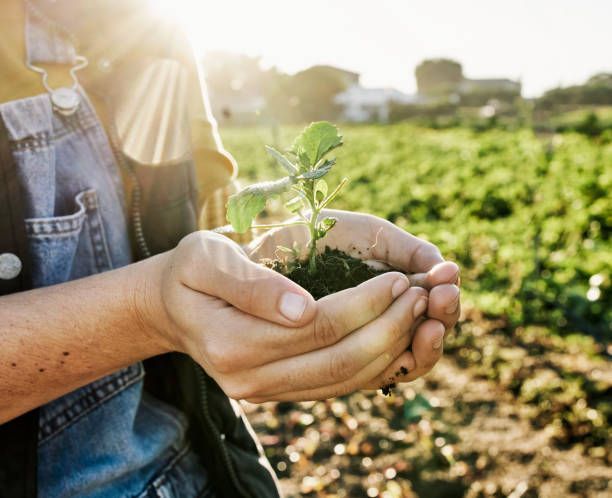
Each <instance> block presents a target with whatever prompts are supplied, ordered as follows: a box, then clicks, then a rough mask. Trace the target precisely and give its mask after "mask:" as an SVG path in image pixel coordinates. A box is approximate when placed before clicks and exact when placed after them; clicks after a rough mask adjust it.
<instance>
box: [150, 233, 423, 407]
mask: <svg viewBox="0 0 612 498" xmlns="http://www.w3.org/2000/svg"><path fill="white" fill-rule="evenodd" d="M157 258H159V260H158V261H159V266H158V268H160V270H159V271H158V272H157V273H158V275H157V277H156V278H155V279H152V282H151V285H150V286H149V289H148V291H147V299H145V301H146V302H147V303H148V304H147V306H146V307H145V309H144V310H143V320H144V321H145V322H146V323H147V324H149V326H150V327H152V328H154V329H155V330H157V331H158V333H159V335H160V336H161V337H163V338H164V341H165V342H166V343H169V344H170V345H171V346H170V348H171V349H175V350H178V351H182V352H184V353H186V354H189V355H190V356H191V357H192V358H193V359H194V360H196V361H197V362H198V363H199V364H200V365H202V367H203V368H204V369H205V370H206V372H207V373H208V374H209V375H210V376H212V377H213V378H214V379H215V380H216V381H217V383H218V384H219V385H220V386H221V388H222V389H223V390H224V391H225V392H226V393H227V394H228V395H229V396H231V397H233V398H238V399H240V398H242V399H248V400H250V401H255V402H263V401H268V400H312V399H322V398H328V397H333V396H337V395H340V394H345V393H348V392H351V391H355V390H357V389H359V388H360V387H361V386H363V385H365V384H366V383H367V382H369V381H371V380H372V379H374V378H376V377H378V376H380V375H382V374H383V373H384V372H385V370H386V369H388V368H389V366H390V365H391V364H392V362H393V361H395V360H396V359H397V358H399V357H400V356H401V354H402V352H403V351H405V350H406V348H407V347H408V345H409V344H410V342H411V340H412V331H413V330H414V328H415V326H416V324H417V323H418V320H419V319H420V317H421V316H422V315H423V314H424V313H425V311H426V309H427V292H426V291H425V290H424V289H422V288H420V287H410V282H409V280H408V278H407V277H406V276H405V275H404V274H402V273H399V272H390V273H386V274H383V275H380V276H378V277H376V278H373V279H371V280H369V281H368V282H365V283H363V284H362V285H360V286H357V287H354V288H351V289H347V290H345V291H342V292H339V293H336V294H333V295H331V296H327V297H325V298H323V299H320V300H319V301H317V302H315V301H314V300H313V298H312V297H311V296H310V295H309V294H308V293H307V292H306V291H305V290H304V289H302V288H301V287H299V286H298V285H297V284H295V283H294V282H291V281H290V280H289V279H287V278H286V277H284V276H282V275H280V274H279V273H276V272H274V271H273V270H270V269H268V268H266V267H264V266H262V265H260V264H257V263H255V262H254V261H252V260H251V259H249V257H248V256H247V255H246V253H245V252H244V251H243V250H242V249H241V248H240V246H238V245H237V244H235V243H234V242H232V241H231V240H229V239H228V238H226V237H224V236H222V235H218V234H215V233H211V232H205V231H202V232H196V233H193V234H190V235H188V236H187V237H185V238H184V239H183V240H182V241H181V242H180V243H179V245H178V246H177V247H176V248H175V249H174V250H172V251H170V252H168V253H165V254H163V255H161V256H158V257H157Z"/></svg>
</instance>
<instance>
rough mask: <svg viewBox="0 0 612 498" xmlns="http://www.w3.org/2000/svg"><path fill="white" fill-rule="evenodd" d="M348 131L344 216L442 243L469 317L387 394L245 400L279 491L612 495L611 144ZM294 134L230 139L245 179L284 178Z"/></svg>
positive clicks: (249, 132) (510, 135)
mask: <svg viewBox="0 0 612 498" xmlns="http://www.w3.org/2000/svg"><path fill="white" fill-rule="evenodd" d="M340 129H341V132H342V133H343V135H344V137H345V146H344V147H343V148H342V149H340V150H339V151H338V154H337V156H338V165H337V166H336V167H335V168H336V170H335V171H334V170H332V173H331V174H332V176H333V178H332V179H331V181H332V182H334V180H337V179H339V178H340V177H342V176H347V177H349V178H350V183H349V185H348V186H347V188H346V189H345V191H344V192H343V194H342V195H341V196H340V197H339V198H338V200H337V201H336V204H335V206H336V207H337V208H340V209H343V208H344V209H351V210H355V211H365V212H369V213H372V214H376V215H378V216H381V217H384V218H387V219H389V220H391V221H393V222H394V223H396V224H398V225H399V226H401V227H402V228H404V229H406V230H408V231H410V232H412V233H414V234H416V235H418V236H420V237H423V238H426V239H428V240H430V241H431V242H433V243H435V244H437V245H438V246H439V247H440V248H441V250H442V253H443V254H444V255H445V257H447V258H448V259H452V260H454V261H456V262H457V263H459V265H460V266H461V268H462V289H463V301H462V302H463V307H464V313H463V315H464V316H463V319H462V322H461V324H460V326H459V327H458V328H457V331H456V333H455V334H454V335H453V336H452V337H450V338H449V340H448V342H447V343H446V346H445V348H446V349H445V351H446V354H445V358H444V360H443V361H442V362H441V363H440V364H439V365H438V366H437V367H436V368H435V370H434V371H433V372H432V373H431V374H430V375H428V376H427V377H426V378H425V379H421V380H419V381H417V382H416V383H413V384H410V385H406V386H404V387H402V388H400V389H398V390H396V392H395V394H394V395H392V396H391V397H388V398H385V397H383V396H381V395H380V394H375V393H356V394H353V395H351V396H347V397H343V398H339V399H335V400H330V401H326V402H316V403H299V404H290V403H281V404H273V403H270V404H267V405H264V406H263V407H254V406H248V407H247V408H248V411H249V413H250V414H249V416H250V418H251V420H252V422H253V424H254V427H255V429H256V431H257V432H258V433H259V434H260V435H261V437H262V443H263V444H264V447H265V449H266V453H267V454H268V456H269V458H270V460H271V462H272V464H273V466H274V467H275V469H276V471H277V473H278V475H279V477H280V478H281V481H282V484H283V487H284V489H285V491H286V493H287V496H290V497H293V496H313V497H314V496H317V497H362V496H363V497H368V496H369V497H376V496H380V497H383V498H396V497H411V496H418V497H434V498H435V497H449V498H452V497H462V496H466V497H479V496H512V497H514V498H517V497H520V496H525V497H536V496H542V497H562V496H572V497H574V496H575V497H600V496H601V497H603V496H610V495H612V471H611V470H610V469H611V468H612V467H611V464H612V459H611V457H610V454H611V451H610V450H611V449H612V448H611V447H610V440H611V436H612V434H611V432H610V428H609V421H610V416H611V415H612V402H611V399H612V367H611V365H610V362H609V356H610V353H612V349H611V347H610V339H611V335H612V330H611V324H612V292H611V289H610V286H611V281H610V279H611V275H610V268H611V267H612V245H611V244H610V227H611V224H612V203H611V201H610V194H609V192H610V189H611V188H612V143H611V142H609V139H608V140H606V138H600V139H599V140H595V139H589V138H587V137H584V136H582V135H578V134H559V135H549V136H545V137H540V136H536V135H534V134H533V133H532V132H531V131H530V130H518V131H503V130H490V131H486V132H482V133H477V132H474V131H471V130H468V129H464V128H453V129H447V130H430V129H425V128H418V127H415V126H411V125H406V124H397V125H388V126H341V127H340ZM297 131H298V128H291V127H287V128H281V129H280V130H277V131H276V133H273V131H272V130H271V129H270V128H264V127H259V128H246V127H245V128H238V127H236V128H225V129H222V135H223V140H224V144H225V146H226V148H227V149H228V150H229V151H230V152H231V153H232V154H233V155H234V157H235V158H236V159H237V161H238V164H239V165H240V173H241V179H242V181H243V183H245V184H246V183H250V182H252V181H255V180H261V179H267V178H273V177H275V176H276V170H275V168H276V166H275V165H274V164H273V162H272V160H270V159H269V158H268V157H267V155H266V154H265V151H264V148H263V145H264V144H272V145H276V146H277V147H279V148H282V147H287V146H289V145H290V140H291V137H293V136H295V134H296V132H297ZM280 209H281V208H280V204H279V207H278V209H272V212H271V213H269V215H271V216H273V217H275V216H281V214H280Z"/></svg>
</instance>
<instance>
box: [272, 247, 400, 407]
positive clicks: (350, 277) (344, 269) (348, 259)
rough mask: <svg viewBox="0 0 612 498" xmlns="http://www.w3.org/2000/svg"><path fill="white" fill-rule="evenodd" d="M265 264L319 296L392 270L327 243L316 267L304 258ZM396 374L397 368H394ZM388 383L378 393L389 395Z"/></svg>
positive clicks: (392, 385) (313, 294) (390, 384)
mask: <svg viewBox="0 0 612 498" xmlns="http://www.w3.org/2000/svg"><path fill="white" fill-rule="evenodd" d="M267 265H268V266H269V267H270V268H272V269H273V270H275V271H277V272H279V273H282V274H283V275H285V276H286V277H287V278H289V279H291V280H293V281H294V282H295V283H296V284H298V285H300V286H301V287H302V288H304V289H306V290H307V291H308V292H310V294H311V295H312V297H314V298H315V299H320V298H322V297H325V296H328V295H329V294H333V293H334V292H339V291H342V290H344V289H348V288H350V287H355V286H357V285H359V284H361V283H363V282H365V281H366V280H369V279H371V278H373V277H376V276H377V275H381V274H382V273H386V272H389V271H392V270H376V269H374V268H371V267H370V266H368V265H367V264H366V263H364V262H363V261H362V260H361V259H357V258H353V257H352V256H349V255H348V254H346V253H345V252H343V251H340V250H338V249H332V248H330V247H329V246H327V247H326V248H325V251H323V252H322V253H320V254H318V255H317V259H316V271H315V272H314V273H310V272H309V270H308V261H307V260H302V261H300V260H298V261H287V262H283V261H279V260H274V261H269V262H268V263H267ZM406 373H408V370H407V369H406V368H405V367H402V372H401V374H403V375H405V374H406ZM396 375H397V376H399V375H400V372H397V374H396ZM389 381H390V382H389V384H386V385H384V386H381V389H382V393H383V394H384V395H385V396H390V395H391V392H392V390H393V389H394V388H395V387H396V384H395V383H394V382H392V379H389Z"/></svg>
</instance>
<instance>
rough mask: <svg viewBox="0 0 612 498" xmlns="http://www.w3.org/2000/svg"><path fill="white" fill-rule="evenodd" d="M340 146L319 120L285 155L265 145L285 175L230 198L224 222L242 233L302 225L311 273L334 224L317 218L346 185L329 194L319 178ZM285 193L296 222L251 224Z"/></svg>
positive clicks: (330, 129) (327, 125) (330, 127)
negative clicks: (306, 234)
mask: <svg viewBox="0 0 612 498" xmlns="http://www.w3.org/2000/svg"><path fill="white" fill-rule="evenodd" d="M341 145H342V137H341V136H340V135H339V134H338V129H337V128H336V127H335V126H334V125H332V124H331V123H328V122H326V121H320V122H317V123H312V124H311V125H309V126H308V127H306V128H305V129H304V131H302V133H301V134H300V135H299V136H298V137H297V138H296V139H295V141H294V142H293V145H292V147H291V149H290V150H289V151H288V152H287V153H286V154H283V153H281V152H279V151H278V150H276V149H274V148H273V147H270V146H266V150H267V152H268V154H270V156H272V158H274V159H275V160H276V162H277V163H278V164H279V165H280V166H281V167H282V168H283V169H284V170H285V172H286V173H287V175H286V176H284V177H283V178H281V179H279V180H274V181H269V182H262V183H256V184H254V185H249V186H248V187H246V188H244V189H243V190H241V191H240V192H238V193H236V194H234V195H232V196H231V197H230V198H229V202H228V204H227V220H228V221H229V222H230V223H231V225H232V227H233V229H234V230H235V231H236V232H238V233H244V232H246V231H247V230H248V229H249V228H275V227H283V226H292V225H305V226H306V227H308V230H309V233H310V240H309V242H308V270H309V272H310V273H314V272H315V270H316V254H317V241H318V240H320V239H322V238H323V237H325V235H326V234H327V232H329V231H330V230H331V229H332V228H333V227H334V225H335V224H336V221H337V220H336V219H335V218H332V217H324V218H322V219H320V220H319V215H320V213H321V211H322V210H323V209H324V208H326V207H327V206H328V205H329V204H330V203H331V202H332V201H333V200H334V199H335V198H336V196H337V195H338V193H339V192H340V190H342V188H343V187H344V185H346V183H347V182H348V179H347V178H344V179H343V180H342V181H341V182H340V183H339V184H338V185H337V186H336V188H334V189H333V190H332V191H331V192H329V187H328V185H327V182H326V181H325V180H324V179H323V177H324V176H325V175H327V173H329V172H330V170H331V169H332V167H333V166H334V164H335V163H336V160H335V159H333V158H332V159H329V158H327V155H328V154H329V152H331V151H332V150H333V149H335V148H337V147H340V146H341ZM285 193H290V194H293V195H292V197H291V198H290V199H289V200H288V201H287V202H286V203H285V206H286V207H287V208H288V209H289V211H291V212H292V213H294V214H296V215H297V219H294V220H292V221H288V222H285V223H276V224H272V225H253V220H255V218H256V217H257V215H258V214H259V213H261V212H262V211H263V210H264V208H265V207H266V203H267V202H268V200H269V199H271V198H272V197H274V196H277V195H280V194H285Z"/></svg>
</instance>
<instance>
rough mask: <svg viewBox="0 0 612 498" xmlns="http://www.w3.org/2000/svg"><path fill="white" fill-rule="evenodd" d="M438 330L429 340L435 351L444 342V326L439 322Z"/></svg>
mask: <svg viewBox="0 0 612 498" xmlns="http://www.w3.org/2000/svg"><path fill="white" fill-rule="evenodd" d="M438 328H439V332H438V337H436V338H435V339H434V340H433V341H431V347H432V349H433V350H434V351H437V350H438V349H440V348H441V347H442V343H443V342H444V332H445V330H444V326H443V325H442V324H441V323H440V324H438Z"/></svg>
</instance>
